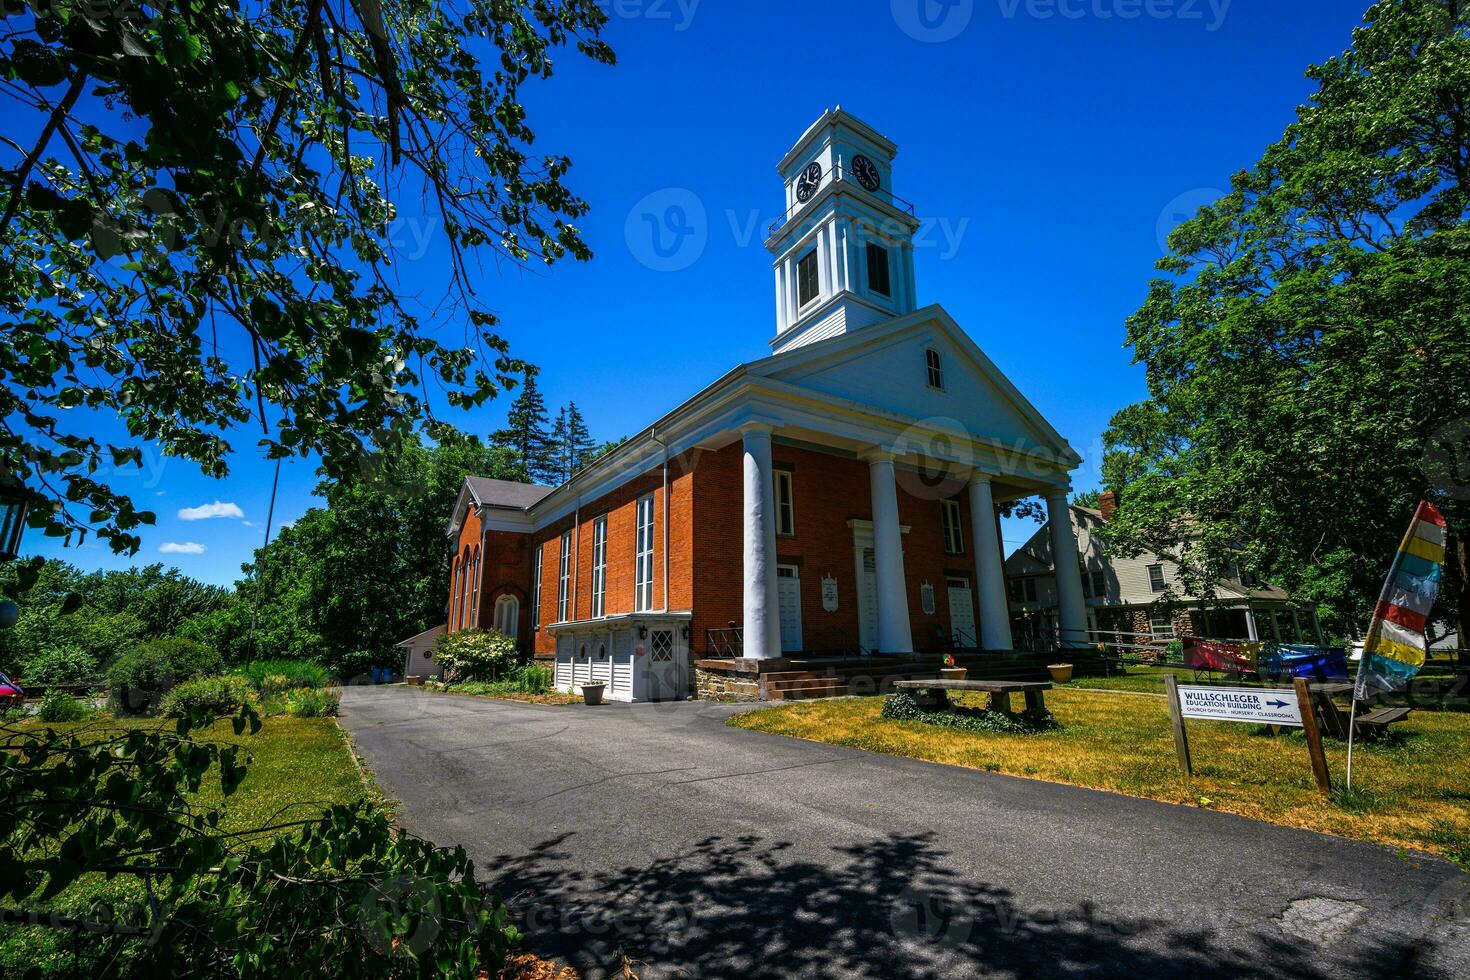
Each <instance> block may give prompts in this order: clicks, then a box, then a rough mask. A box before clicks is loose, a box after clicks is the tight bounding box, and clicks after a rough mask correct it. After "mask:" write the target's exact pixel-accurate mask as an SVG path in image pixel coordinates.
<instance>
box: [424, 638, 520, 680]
mask: <svg viewBox="0 0 1470 980" xmlns="http://www.w3.org/2000/svg"><path fill="white" fill-rule="evenodd" d="M434 657H435V659H437V660H438V661H439V662H440V663H441V664H443V665H444V674H445V677H446V678H453V679H454V680H459V681H498V680H502V679H504V678H505V677H506V676H508V675H509V674H510V672H511V671H512V670H514V669H515V667H516V659H517V655H516V641H515V640H513V639H511V638H510V637H508V636H506V635H505V634H504V633H499V632H497V631H495V630H458V631H457V632H454V633H445V634H444V635H443V636H441V637H439V642H438V644H437V645H436V646H435V647H434Z"/></svg>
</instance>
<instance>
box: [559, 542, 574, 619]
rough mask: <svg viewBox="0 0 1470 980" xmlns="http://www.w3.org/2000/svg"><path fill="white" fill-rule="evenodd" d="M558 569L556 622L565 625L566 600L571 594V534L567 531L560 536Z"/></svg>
mask: <svg viewBox="0 0 1470 980" xmlns="http://www.w3.org/2000/svg"><path fill="white" fill-rule="evenodd" d="M559 562H560V567H559V568H558V570H557V571H558V574H557V579H556V621H557V622H558V623H565V622H566V621H567V599H568V598H569V597H570V594H571V587H572V532H571V531H568V532H566V533H565V534H563V535H562V536H561V555H560V557H559Z"/></svg>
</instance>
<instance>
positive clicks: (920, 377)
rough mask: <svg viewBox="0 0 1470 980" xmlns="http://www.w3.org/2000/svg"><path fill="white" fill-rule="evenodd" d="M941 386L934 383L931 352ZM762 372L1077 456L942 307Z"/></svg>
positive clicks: (817, 347)
mask: <svg viewBox="0 0 1470 980" xmlns="http://www.w3.org/2000/svg"><path fill="white" fill-rule="evenodd" d="M927 350H934V351H936V352H938V354H939V357H940V367H941V370H942V372H943V377H942V382H943V387H942V388H936V387H933V386H931V385H930V384H929V383H928V373H927V362H926V353H925V352H926V351H927ZM747 370H748V371H749V372H750V373H751V374H752V375H756V376H760V377H766V378H771V379H773V380H779V381H783V382H785V383H787V384H792V385H797V386H799V387H803V388H809V389H811V390H814V391H818V392H821V393H823V394H826V395H833V396H836V397H839V398H843V399H846V400H848V401H852V402H857V403H859V404H864V405H871V406H873V407H875V408H879V409H882V410H883V411H885V412H890V413H893V414H897V415H902V416H908V417H911V418H914V419H920V420H923V419H933V420H946V421H948V420H952V421H953V423H957V424H958V425H959V426H960V427H962V428H963V429H964V430H965V431H967V432H969V433H971V434H972V435H974V436H975V437H977V438H979V439H981V440H985V441H997V442H1000V443H1002V444H1004V445H1006V446H1009V447H1012V448H1014V449H1017V450H1036V449H1039V450H1041V451H1043V452H1045V453H1047V454H1048V455H1053V456H1058V457H1062V458H1070V459H1072V460H1078V457H1077V456H1076V454H1075V453H1074V452H1073V450H1072V448H1071V447H1070V446H1068V445H1067V442H1066V440H1065V439H1063V438H1062V437H1061V435H1059V434H1058V433H1057V431H1056V430H1055V429H1054V428H1052V426H1051V425H1050V424H1049V423H1048V422H1047V421H1046V419H1044V418H1043V417H1042V416H1041V413H1040V412H1038V411H1037V410H1036V408H1035V407H1034V406H1033V405H1032V404H1031V403H1030V402H1029V401H1028V400H1027V399H1026V397H1025V396H1024V395H1022V394H1021V392H1020V391H1018V390H1017V389H1016V387H1015V385H1013V384H1011V382H1010V380H1009V379H1007V378H1006V376H1005V375H1004V374H1003V373H1002V372H1001V371H1000V369H999V368H997V367H996V366H995V364H994V363H993V362H992V361H991V360H990V358H988V357H986V356H985V354H984V352H982V351H981V350H980V348H979V347H978V346H976V344H975V342H974V341H973V340H971V339H970V337H969V335H968V334H966V333H965V332H964V331H963V330H962V329H960V327H959V325H958V324H956V323H955V322H954V320H952V319H951V318H950V317H949V315H948V314H947V313H945V312H944V310H943V309H942V308H940V307H938V306H929V307H925V308H924V309H922V310H918V311H916V312H914V313H911V314H908V315H906V316H903V317H895V318H894V319H892V320H889V321H887V322H885V323H879V324H874V325H872V326H869V327H865V328H863V329H862V330H858V331H854V332H852V333H849V334H844V335H842V336H840V337H834V338H832V339H830V340H824V341H820V342H818V343H814V344H808V345H807V346H804V347H799V348H796V349H794V350H790V351H787V352H785V353H782V354H777V355H775V356H774V357H768V358H765V359H764V360H761V361H757V362H756V363H754V364H751V365H748V367H747Z"/></svg>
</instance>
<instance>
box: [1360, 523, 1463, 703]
mask: <svg viewBox="0 0 1470 980" xmlns="http://www.w3.org/2000/svg"><path fill="white" fill-rule="evenodd" d="M1444 542H1445V521H1444V516H1443V515H1441V514H1440V512H1439V509H1438V508H1436V507H1435V506H1434V505H1433V504H1431V503H1429V502H1428V501H1420V503H1419V509H1418V510H1417V511H1415V512H1414V521H1413V523H1412V524H1410V525H1409V533H1408V534H1406V535H1404V542H1403V544H1401V545H1399V551H1398V554H1397V555H1395V556H1394V560H1393V568H1392V569H1390V570H1389V573H1388V579H1387V581H1385V582H1384V583H1383V595H1382V596H1381V597H1380V598H1379V600H1378V606H1377V608H1375V609H1374V610H1373V622H1372V624H1371V625H1369V627H1368V639H1367V640H1366V641H1364V643H1363V662H1362V663H1361V664H1360V665H1359V666H1358V686H1357V689H1356V691H1355V693H1354V697H1355V698H1356V699H1357V700H1359V701H1366V700H1367V699H1368V697H1369V696H1371V695H1372V694H1378V693H1384V694H1386V693H1388V692H1390V691H1396V690H1398V689H1399V688H1400V687H1403V686H1404V685H1405V684H1407V683H1408V682H1409V681H1410V680H1411V679H1413V677H1414V675H1415V674H1417V673H1418V672H1419V668H1420V667H1422V666H1424V657H1425V639H1424V631H1425V628H1426V627H1427V626H1428V620H1429V610H1430V607H1432V606H1433V605H1434V599H1435V597H1436V596H1438V595H1439V582H1440V577H1441V575H1442V573H1443V571H1444Z"/></svg>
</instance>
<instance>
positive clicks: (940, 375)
mask: <svg viewBox="0 0 1470 980" xmlns="http://www.w3.org/2000/svg"><path fill="white" fill-rule="evenodd" d="M924 366H925V367H926V368H927V369H928V371H929V387H931V388H938V389H939V390H940V391H943V390H944V362H943V361H942V360H940V357H939V351H937V350H935V349H934V348H932V347H927V348H925V349H924Z"/></svg>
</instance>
